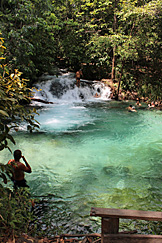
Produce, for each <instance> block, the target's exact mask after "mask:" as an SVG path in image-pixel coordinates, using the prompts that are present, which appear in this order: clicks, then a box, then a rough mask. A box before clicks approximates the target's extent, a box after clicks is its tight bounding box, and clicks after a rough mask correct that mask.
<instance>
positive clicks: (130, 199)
mask: <svg viewBox="0 0 162 243" xmlns="http://www.w3.org/2000/svg"><path fill="white" fill-rule="evenodd" d="M127 106H128V103H125V102H115V101H110V100H98V101H97V102H96V100H92V98H91V99H90V100H86V101H85V100H84V101H82V100H80V101H79V102H78V101H77V102H69V103H67V102H64V101H62V102H60V98H59V100H58V102H57V103H56V104H54V105H46V106H45V105H44V106H43V107H40V109H39V113H40V115H39V116H38V117H37V118H36V119H37V120H38V121H40V123H41V128H40V132H37V133H33V134H28V133H26V132H23V131H21V132H18V133H16V134H15V140H16V142H17V145H16V146H13V145H12V148H13V150H14V149H16V148H19V149H21V150H22V151H23V153H24V155H25V157H26V158H27V159H28V161H29V163H30V165H31V167H32V171H33V172H32V174H29V175H26V179H27V181H28V184H29V185H30V188H31V193H32V195H33V196H34V197H36V198H39V199H41V201H40V202H39V203H38V204H37V205H36V208H35V212H36V214H37V215H38V218H39V223H40V225H41V229H43V230H45V231H46V233H48V234H49V235H53V234H55V232H56V233H60V232H64V233H66V232H67V233H76V232H78V233H82V232H83V231H84V232H92V231H95V232H97V231H99V230H100V222H99V221H98V219H92V218H90V216H89V213H90V208H91V207H93V206H94V207H113V208H114V207H115V208H129V209H142V210H148V209H149V210H159V209H160V208H161V201H162V183H161V181H162V174H161V172H162V114H161V112H159V111H150V110H147V109H138V112H137V113H130V112H128V111H127V110H126V109H125V108H126V107H127ZM10 158H11V155H10V154H9V152H8V151H7V152H6V151H5V152H4V151H3V152H1V154H0V159H1V161H3V162H5V161H6V162H7V161H8V159H10Z"/></svg>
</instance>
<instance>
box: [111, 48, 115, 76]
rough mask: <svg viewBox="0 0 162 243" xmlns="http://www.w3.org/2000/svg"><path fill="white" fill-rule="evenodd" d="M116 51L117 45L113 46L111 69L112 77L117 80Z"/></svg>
mask: <svg viewBox="0 0 162 243" xmlns="http://www.w3.org/2000/svg"><path fill="white" fill-rule="evenodd" d="M115 52H116V46H114V48H113V58H112V70H111V79H112V80H115Z"/></svg>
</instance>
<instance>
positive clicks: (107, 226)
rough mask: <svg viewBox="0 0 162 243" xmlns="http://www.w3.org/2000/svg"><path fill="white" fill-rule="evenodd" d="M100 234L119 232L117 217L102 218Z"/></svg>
mask: <svg viewBox="0 0 162 243" xmlns="http://www.w3.org/2000/svg"><path fill="white" fill-rule="evenodd" d="M101 229H102V230H101V234H102V235H103V234H117V233H118V232H119V218H102V226H101Z"/></svg>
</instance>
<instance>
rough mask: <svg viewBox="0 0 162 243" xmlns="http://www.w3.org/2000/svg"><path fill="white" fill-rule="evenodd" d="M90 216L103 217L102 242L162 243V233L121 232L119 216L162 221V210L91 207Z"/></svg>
mask: <svg viewBox="0 0 162 243" xmlns="http://www.w3.org/2000/svg"><path fill="white" fill-rule="evenodd" d="M90 216H95V217H101V218H102V219H101V243H126V242H129V243H137V242H138V243H162V235H140V234H129V233H128V234H126V233H121V232H119V218H123V219H140V220H151V221H162V212H154V211H140V210H129V209H113V208H91V212H90Z"/></svg>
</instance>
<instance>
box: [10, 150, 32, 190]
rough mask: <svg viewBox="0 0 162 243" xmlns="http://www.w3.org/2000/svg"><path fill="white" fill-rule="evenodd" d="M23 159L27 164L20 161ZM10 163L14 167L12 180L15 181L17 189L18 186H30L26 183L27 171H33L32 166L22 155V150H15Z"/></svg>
mask: <svg viewBox="0 0 162 243" xmlns="http://www.w3.org/2000/svg"><path fill="white" fill-rule="evenodd" d="M21 158H22V159H23V161H24V162H25V165H24V164H23V163H21V162H20V159H21ZM8 164H9V165H11V166H12V167H13V176H12V181H13V183H14V188H15V189H17V187H29V186H28V185H27V184H26V180H25V178H24V177H25V173H24V172H27V173H31V172H32V170H31V167H30V165H29V164H28V162H27V160H26V159H25V157H24V156H23V155H22V152H21V150H15V151H14V159H10V160H9V161H8Z"/></svg>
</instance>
